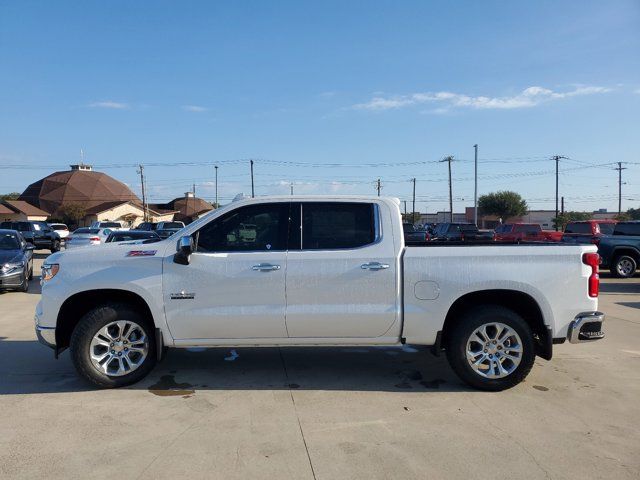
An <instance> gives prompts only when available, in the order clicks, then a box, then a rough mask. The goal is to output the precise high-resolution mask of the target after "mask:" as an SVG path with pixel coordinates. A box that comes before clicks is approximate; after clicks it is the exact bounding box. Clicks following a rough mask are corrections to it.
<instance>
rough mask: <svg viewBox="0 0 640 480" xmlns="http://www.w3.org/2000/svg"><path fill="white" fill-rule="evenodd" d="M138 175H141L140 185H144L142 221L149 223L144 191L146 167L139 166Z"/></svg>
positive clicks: (143, 192)
mask: <svg viewBox="0 0 640 480" xmlns="http://www.w3.org/2000/svg"><path fill="white" fill-rule="evenodd" d="M138 167H139V168H138V173H139V174H140V184H141V185H142V220H143V221H145V222H146V221H147V197H146V194H145V191H144V166H143V165H142V164H140V165H138Z"/></svg>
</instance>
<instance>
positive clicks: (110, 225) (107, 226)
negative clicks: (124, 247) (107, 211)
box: [100, 222, 120, 228]
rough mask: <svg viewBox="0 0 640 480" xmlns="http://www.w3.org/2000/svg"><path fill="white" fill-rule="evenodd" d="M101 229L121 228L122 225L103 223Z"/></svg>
mask: <svg viewBox="0 0 640 480" xmlns="http://www.w3.org/2000/svg"><path fill="white" fill-rule="evenodd" d="M100 227H101V228H120V224H119V223H118V222H101V223H100Z"/></svg>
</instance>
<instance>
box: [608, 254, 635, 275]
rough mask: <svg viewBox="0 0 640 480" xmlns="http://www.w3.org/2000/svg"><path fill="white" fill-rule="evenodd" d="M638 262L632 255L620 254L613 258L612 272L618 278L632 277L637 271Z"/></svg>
mask: <svg viewBox="0 0 640 480" xmlns="http://www.w3.org/2000/svg"><path fill="white" fill-rule="evenodd" d="M636 268H638V264H637V263H636V260H635V259H634V258H633V257H632V256H630V255H620V256H618V257H616V258H615V259H614V260H613V267H612V268H611V273H612V274H613V275H614V276H616V277H618V278H631V277H633V276H634V275H635V273H636Z"/></svg>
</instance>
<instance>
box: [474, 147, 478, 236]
mask: <svg viewBox="0 0 640 480" xmlns="http://www.w3.org/2000/svg"><path fill="white" fill-rule="evenodd" d="M473 148H474V150H475V160H474V167H475V175H474V185H473V223H474V224H475V225H476V226H478V144H477V143H476V144H475V145H474V146H473Z"/></svg>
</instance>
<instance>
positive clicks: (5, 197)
mask: <svg viewBox="0 0 640 480" xmlns="http://www.w3.org/2000/svg"><path fill="white" fill-rule="evenodd" d="M19 196H20V194H19V193H18V192H11V193H3V194H0V202H1V201H2V200H17V199H18V197H19Z"/></svg>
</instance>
